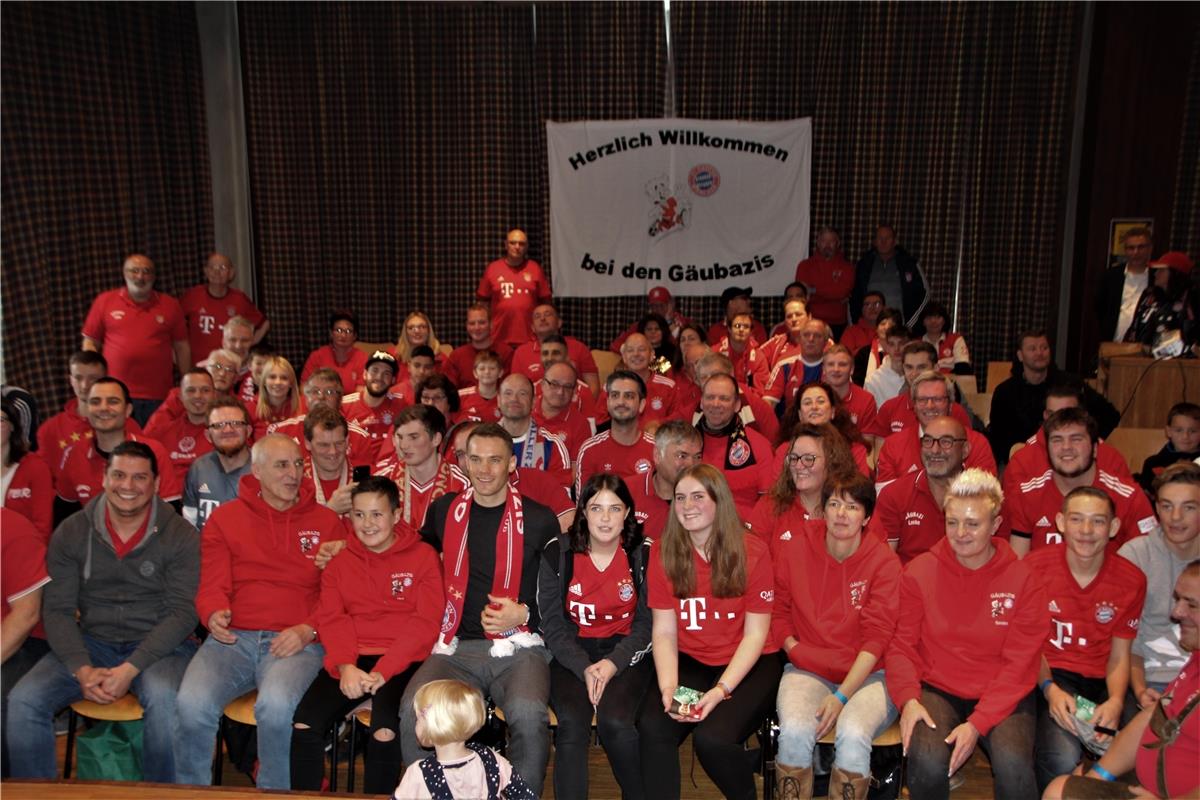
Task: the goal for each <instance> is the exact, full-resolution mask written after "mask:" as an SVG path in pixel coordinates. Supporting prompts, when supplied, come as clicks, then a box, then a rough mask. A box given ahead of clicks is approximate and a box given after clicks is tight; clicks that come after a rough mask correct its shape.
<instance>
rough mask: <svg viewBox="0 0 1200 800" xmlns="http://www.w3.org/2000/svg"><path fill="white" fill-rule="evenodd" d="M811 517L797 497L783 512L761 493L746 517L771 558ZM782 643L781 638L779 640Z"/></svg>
mask: <svg viewBox="0 0 1200 800" xmlns="http://www.w3.org/2000/svg"><path fill="white" fill-rule="evenodd" d="M810 519H811V517H809V515H808V510H807V509H806V508H805V507H804V503H802V502H800V500H799V498H797V499H796V500H795V501H794V502H793V503H792V504H791V505H790V506H789V507H788V508H787V510H786V511H784V512H783V513H779V511H777V510H776V508H775V499H774V498H773V497H771V496H770V495H763V496H762V497H760V498H758V502H757V503H755V504H754V510H753V511H751V512H750V516H749V518H747V519H746V527H747V528H749V529H750V532H751V533H753V534H754V535H756V536H758V537H759V538H760V539H762V540H763V541H764V542H766V543H767V547H768V549H769V550H770V551H771V558H772V559H774V558H776V557H778V555H779V550H780V548H781V547H784V546H785V545H787V543H788V542H791V541H793V540H795V539H797V538H799V537H800V536H801V535H802V534H803V532H804V530H805V529H806V526H807V524H808V521H809V520H810ZM779 641H780V642H781V643H782V641H783V640H782V639H780V640H779Z"/></svg>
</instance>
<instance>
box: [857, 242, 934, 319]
mask: <svg viewBox="0 0 1200 800" xmlns="http://www.w3.org/2000/svg"><path fill="white" fill-rule="evenodd" d="M873 244H874V247H872V248H871V249H870V250H868V251H867V252H866V253H864V254H863V257H862V258H860V259H859V260H858V266H857V267H856V269H855V274H854V275H855V277H854V292H853V294H851V295H850V313H851V314H853V315H854V319H855V321H856V322H857V321H858V316H859V313H860V311H861V309H862V304H863V297H864V296H865V295H866V293H867V292H870V291H876V292H881V293H882V294H883V296H884V298H885V299H886V301H887V302H885V303H884V305H885V306H887V307H888V308H895V309H898V310H900V311H901V312H903V315H904V324H905V326H906V327H908V328H912V327H913V326H914V325H916V322H917V317H918V315H920V313H921V309H922V308H924V307H925V302H926V301H927V300H928V299H929V285H928V283H927V282H926V281H925V273H923V272H922V271H921V268H920V267H919V266H918V265H917V259H915V258H914V257H913V256H911V255H909V253H908V251H907V250H905V249H904V248H903V247H900V246H899V245H897V244H896V229H895V228H893V227H892V226H891V225H880V226H879V227H878V228H876V230H875V240H874V243H873Z"/></svg>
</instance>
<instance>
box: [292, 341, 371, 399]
mask: <svg viewBox="0 0 1200 800" xmlns="http://www.w3.org/2000/svg"><path fill="white" fill-rule="evenodd" d="M322 367H329V368H330V369H332V370H334V371H335V372H337V374H338V377H340V378H341V379H342V391H343V392H345V393H347V394H349V393H350V392H353V391H355V390H356V389H358V387H360V386H362V382H363V371H364V370H366V368H367V354H366V353H365V352H363V351H362V350H359V349H358V348H357V347H351V348H350V352H349V353H348V354H347V355H346V359H345V360H344V361H339V360H338V357H337V354H336V353H334V352H333V345H330V344H327V345H325V346H324V347H318V348H317V349H316V350H313V351H312V352H311V353H309V354H308V360H306V361H305V362H304V369H303V370H301V372H300V383H304V382H305V381H307V380H308V376H309V375H312V374H313V373H314V372H316V371H317V370H319V369H321V368H322Z"/></svg>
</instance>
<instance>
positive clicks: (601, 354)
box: [592, 350, 621, 386]
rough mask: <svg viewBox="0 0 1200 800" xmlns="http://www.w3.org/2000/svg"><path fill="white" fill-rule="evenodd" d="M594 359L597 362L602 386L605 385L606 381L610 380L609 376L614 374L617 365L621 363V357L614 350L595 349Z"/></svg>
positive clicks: (593, 352)
mask: <svg viewBox="0 0 1200 800" xmlns="http://www.w3.org/2000/svg"><path fill="white" fill-rule="evenodd" d="M592 360H594V361H595V362H596V369H597V371H598V372H599V374H600V385H601V386H604V382H605V381H606V380H608V376H609V375H611V374H613V371H614V370H615V369H616V368H617V365H619V364H620V363H621V357H620V356H619V355H617V354H616V353H614V352H613V351H612V350H593V351H592Z"/></svg>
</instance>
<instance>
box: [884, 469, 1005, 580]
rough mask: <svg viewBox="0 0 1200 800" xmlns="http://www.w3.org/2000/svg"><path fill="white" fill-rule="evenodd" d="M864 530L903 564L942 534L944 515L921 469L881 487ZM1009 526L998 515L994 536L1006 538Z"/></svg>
mask: <svg viewBox="0 0 1200 800" xmlns="http://www.w3.org/2000/svg"><path fill="white" fill-rule="evenodd" d="M867 530H868V531H869V532H871V533H872V534H874V535H875V536H877V537H879V539H880V540H882V541H886V542H887V543H888V544H890V545H892V547H893V549H895V551H896V554H897V555H898V556H900V561H901V562H902V563H904V564H907V563H908V562H909V561H912V560H913V559H914V558H916V557H917V556H919V555H921V553H925V552H928V551H929V550H931V549H933V546H934V545H935V544H937V543H938V542H940V541H941V540H942V539H945V538H946V515H945V513H944V512H943V511H942V507H941V506H940V505H938V503H937V500H935V499H934V497H933V492H932V491H931V490H930V488H929V477H928V476H927V475H926V474H925V470H923V469H922V470H918V471H916V472H910V473H908V474H907V475H902V476H901V477H899V478H897V479H896V480H894V481H892V482H891V483H889V484H888V485H887V486H885V487H883V490H882V491H880V493H879V500H878V502H877V503H876V504H875V513H874V514H873V515H872V516H871V521H870V522H868V523H867ZM1010 534H1011V526H1010V525H1009V523H1008V517H1007V515H1001V518H1000V530H999V531H997V532H996V536H997V537H998V538H1000V539H1007V538H1008V537H1009V535H1010Z"/></svg>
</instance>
